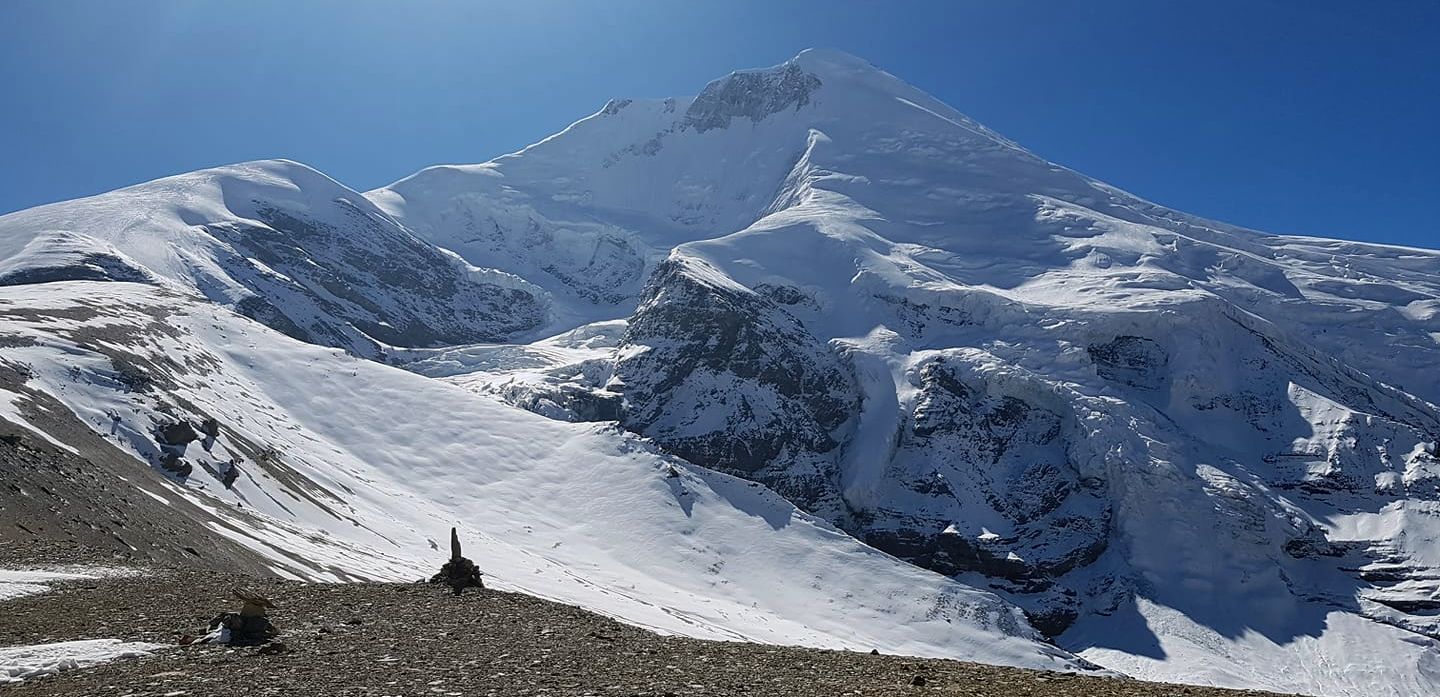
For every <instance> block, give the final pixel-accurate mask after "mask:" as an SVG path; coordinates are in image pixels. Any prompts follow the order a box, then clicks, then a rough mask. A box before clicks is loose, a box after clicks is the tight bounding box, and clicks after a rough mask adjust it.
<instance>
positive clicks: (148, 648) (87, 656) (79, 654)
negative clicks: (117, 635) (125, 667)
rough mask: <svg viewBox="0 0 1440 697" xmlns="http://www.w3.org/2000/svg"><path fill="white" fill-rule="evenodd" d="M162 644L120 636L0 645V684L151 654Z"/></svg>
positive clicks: (162, 646)
mask: <svg viewBox="0 0 1440 697" xmlns="http://www.w3.org/2000/svg"><path fill="white" fill-rule="evenodd" d="M162 648H165V647H164V645H162V644H148V643H145V642H139V641H130V642H126V641H120V640H119V639H87V640H84V641H63V642H59V643H55V644H35V645H32V646H0V683H17V682H20V681H22V680H28V679H32V678H39V677H44V676H46V675H54V674H56V673H59V672H61V671H64V670H76V669H78V668H90V667H92V666H97V665H100V664H102V663H109V662H111V661H118V660H122V659H127V658H140V657H142V656H148V655H150V653H151V652H153V651H156V650H158V649H162Z"/></svg>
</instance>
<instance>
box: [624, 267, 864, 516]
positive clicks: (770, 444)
mask: <svg viewBox="0 0 1440 697" xmlns="http://www.w3.org/2000/svg"><path fill="white" fill-rule="evenodd" d="M709 271H710V270H709V269H708V268H706V267H704V266H703V265H701V264H700V262H693V261H688V260H676V259H671V260H669V261H667V262H665V263H664V264H662V265H661V266H660V267H659V268H658V269H657V270H656V272H655V275H654V276H653V277H652V279H651V282H650V285H649V287H648V288H647V289H646V291H645V293H644V295H643V296H642V300H641V304H640V308H639V309H638V310H637V311H636V313H635V315H634V317H633V318H632V320H631V323H630V327H629V330H628V331H627V333H626V337H625V340H624V342H623V345H622V346H621V348H620V350H619V355H620V356H621V359H620V360H619V361H618V363H617V364H616V367H615V377H616V378H617V379H618V380H619V382H621V383H623V386H624V388H623V389H624V395H625V396H624V413H623V417H624V418H623V422H624V424H625V425H626V427H627V428H629V429H630V430H633V431H636V432H638V433H641V434H644V435H646V436H649V437H651V438H654V439H655V440H656V441H658V442H659V443H661V444H662V445H663V446H664V447H665V448H666V449H668V450H669V451H671V452H673V453H675V454H677V455H679V456H681V457H684V458H686V459H688V460H690V461H691V462H695V463H697V464H701V465H705V466H707V467H712V468H715V469H719V470H724V471H728V472H734V473H740V474H744V475H756V473H760V472H761V471H762V470H767V468H770V469H771V470H773V469H774V468H784V467H785V465H786V464H788V463H790V462H791V461H792V460H794V459H795V458H797V457H803V456H818V457H819V458H820V459H824V458H825V457H828V456H829V455H830V454H831V453H833V452H834V451H835V450H836V448H837V447H838V446H839V445H840V440H839V439H840V438H843V437H844V435H843V433H842V431H843V429H844V427H845V426H846V424H847V422H848V421H849V420H850V419H851V418H852V415H853V414H855V413H856V412H857V410H858V409H859V403H860V398H859V390H858V387H857V385H856V383H855V378H854V376H853V374H852V373H851V370H850V368H849V366H848V365H846V364H845V363H844V362H843V361H842V360H841V359H840V358H839V357H838V356H836V355H835V354H834V353H832V352H831V351H830V350H829V349H828V347H827V346H826V345H825V344H824V343H822V342H821V341H820V340H818V339H816V338H815V337H814V336H813V335H811V334H810V333H809V332H808V331H806V329H805V328H804V327H803V326H802V325H801V324H800V322H798V321H797V320H796V319H795V318H793V317H791V316H790V315H788V314H786V313H785V312H784V311H783V310H781V309H780V308H779V306H777V305H776V304H775V303H773V302H772V301H770V300H768V299H766V298H764V297H762V296H760V295H757V294H756V293H754V292H752V291H750V290H749V289H746V288H744V287H742V286H739V285H737V284H734V283H733V282H729V281H725V280H721V279H719V277H718V275H716V274H713V273H708V272H709ZM752 478H759V479H761V480H762V481H764V480H768V479H770V477H767V476H764V475H763V474H761V475H760V476H758V477H752ZM782 488H783V487H782Z"/></svg>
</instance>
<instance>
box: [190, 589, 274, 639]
mask: <svg viewBox="0 0 1440 697" xmlns="http://www.w3.org/2000/svg"><path fill="white" fill-rule="evenodd" d="M232 592H233V593H234V594H235V597H237V598H239V599H240V601H241V602H242V603H244V604H243V605H241V606H240V612H222V613H220V614H219V615H217V616H216V617H215V619H213V620H210V633H209V634H207V635H206V636H205V638H204V639H203V640H202V641H203V642H213V643H217V644H229V645H231V646H256V645H259V644H264V643H267V642H269V641H270V640H271V639H273V638H275V636H276V635H278V634H279V633H280V630H278V629H276V628H275V625H273V624H270V618H269V617H268V616H266V611H267V610H273V609H275V604H274V603H272V602H270V601H269V600H267V599H266V598H264V597H262V596H260V595H257V594H255V593H252V592H250V591H246V590H242V589H239V588H236V589H234V590H233V591H232Z"/></svg>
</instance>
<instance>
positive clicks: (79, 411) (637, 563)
mask: <svg viewBox="0 0 1440 697" xmlns="http://www.w3.org/2000/svg"><path fill="white" fill-rule="evenodd" d="M0 327H3V331H4V334H3V337H4V340H5V342H6V343H5V345H6V346H7V349H6V352H5V357H4V359H3V360H4V361H5V363H6V364H7V365H9V364H16V365H23V366H25V373H26V375H28V380H27V381H26V382H25V384H24V388H23V389H24V390H27V391H28V390H36V391H40V392H43V393H45V394H49V395H53V396H55V397H56V398H58V399H59V400H60V401H61V402H62V403H63V404H64V406H66V407H68V408H69V409H70V410H72V411H73V412H74V413H75V414H76V415H77V416H78V417H79V418H80V419H81V420H82V421H83V422H85V423H87V424H90V425H91V426H92V427H93V428H94V429H95V430H96V431H99V432H101V433H105V434H107V437H108V438H109V439H111V440H112V441H114V442H115V443H116V444H118V445H119V446H120V447H122V448H124V449H126V450H129V451H131V452H133V453H135V454H136V455H137V456H139V457H141V458H145V459H149V460H151V461H152V462H155V463H157V464H158V463H160V462H162V461H163V460H164V455H165V453H166V452H167V451H168V452H177V451H178V452H179V454H180V457H181V458H182V459H181V460H180V461H181V462H184V463H187V464H188V465H189V466H190V467H189V472H190V474H189V476H188V477H177V478H176V479H175V480H174V481H173V483H172V484H171V485H170V486H168V487H166V488H165V489H164V490H162V491H155V492H148V493H149V495H150V496H154V497H159V498H161V499H185V500H189V501H192V502H194V503H195V504H197V505H200V506H202V507H205V508H207V509H210V510H211V511H212V512H213V514H214V521H213V523H212V527H213V528H214V530H215V531H216V532H218V533H220V534H222V535H224V536H226V537H230V538H233V539H236V540H239V541H240V542H242V543H243V544H245V545H247V546H250V547H252V548H254V549H256V550H257V551H259V552H261V553H262V554H264V555H265V556H267V557H270V558H271V559H272V561H273V564H274V570H275V571H277V572H278V573H282V574H286V575H300V576H305V577H312V578H330V579H337V580H343V579H356V578H380V579H398V580H409V579H413V578H419V577H423V576H426V575H428V573H430V572H432V571H433V568H435V567H436V566H437V565H438V563H439V562H440V561H443V558H444V557H445V555H446V554H448V547H447V548H446V549H445V550H440V549H439V547H437V544H436V542H435V541H436V540H441V541H443V540H444V535H445V532H446V530H447V529H448V528H449V526H451V525H458V526H459V527H460V529H461V530H462V531H463V532H464V534H465V535H464V536H465V545H466V547H465V549H466V552H467V554H468V555H469V556H471V557H473V558H475V559H477V560H479V561H480V562H481V564H482V566H483V568H484V570H485V571H486V573H487V574H488V576H489V580H490V582H491V583H492V584H494V585H498V586H499V587H502V588H511V589H520V590H524V591H527V592H530V593H534V594H537V595H540V596H543V597H547V598H553V599H558V600H562V601H566V602H570V603H575V604H579V605H582V606H585V607H588V608H591V609H595V610H598V611H601V612H605V613H607V614H610V615H613V616H616V617H619V618H622V619H625V620H627V621H630V622H633V623H636V624H640V625H644V626H648V627H653V628H656V629H659V630H663V631H669V632H679V633H684V634H688V635H693V636H701V637H711V638H719V639H749V640H755V641H766V642H775V643H789V644H802V645H813V646H824V647H837V648H841V647H843V648H851V649H862V650H869V649H870V648H880V649H881V650H882V651H887V652H904V653H911V654H918V655H928V656H967V657H974V658H976V659H978V660H986V661H991V662H996V663H1003V664H1013V665H1021V666H1035V667H1048V668H1056V669H1063V668H1067V667H1078V666H1081V665H1083V664H1082V663H1081V662H1078V661H1076V660H1075V659H1074V658H1073V657H1071V656H1069V655H1068V654H1066V653H1065V652H1063V651H1061V650H1059V649H1055V648H1053V647H1051V646H1048V645H1046V644H1044V643H1042V642H1040V641H1039V640H1038V635H1037V634H1036V633H1035V632H1034V630H1032V629H1031V628H1030V627H1029V626H1028V624H1026V622H1025V620H1024V618H1023V616H1022V615H1021V614H1020V612H1019V611H1018V610H1017V609H1015V608H1014V607H1013V606H1010V605H1007V604H1005V603H1003V602H1002V601H1000V600H999V599H998V598H997V597H995V596H994V595H992V594H990V593H987V592H984V591H979V590H975V589H973V588H970V587H968V586H965V585H963V584H960V583H957V582H955V581H951V580H949V579H946V578H944V577H943V576H940V575H937V574H934V573H930V572H927V571H923V570H920V569H917V568H914V567H912V566H909V565H906V564H904V563H902V562H900V561H899V560H896V559H894V558H893V557H890V556H888V555H885V554H883V553H880V552H877V551H875V550H873V549H870V548H868V547H865V546H864V545H861V544H860V543H858V542H856V541H855V540H854V539H852V538H850V537H849V536H847V535H845V534H844V533H842V532H840V531H838V530H835V529H834V528H832V527H830V526H829V525H827V524H825V523H823V522H821V521H819V520H816V519H814V518H811V517H810V516H808V515H806V514H804V513H801V512H799V511H797V510H796V509H795V508H794V506H792V505H791V504H789V503H788V502H786V501H785V500H784V499H782V498H780V497H778V496H776V495H775V494H773V493H770V492H768V491H766V490H764V489H763V488H761V487H759V486H757V485H755V484H753V483H751V482H746V481H744V480H740V479H735V478H733V477H729V476H725V475H722V474H717V473H714V472H709V471H706V470H704V469H701V468H698V467H695V466H693V465H690V464H688V463H686V462H684V461H681V460H679V459H676V458H673V457H668V456H665V455H663V454H661V453H659V452H656V451H655V449H654V448H653V447H652V446H650V445H648V444H646V443H644V442H643V441H641V440H640V439H638V438H636V437H634V436H631V435H628V434H625V433H623V432H622V431H619V430H618V429H615V428H614V427H611V426H603V425H582V424H569V423H563V422H559V421H554V420H550V419H546V418H544V417H542V416H538V415H535V414H531V413H529V412H527V411H524V410H520V409H515V408H512V407H508V406H504V405H501V404H497V403H496V402H494V401H492V400H490V399H487V398H484V397H481V396H478V395H476V394H474V393H472V392H470V391H468V390H464V389H461V388H458V387H454V386H451V385H447V384H445V383H444V382H440V381H437V380H433V379H430V378H426V377H422V376H419V375H415V374H413V373H409V372H406V371H403V370H400V369H397V368H390V367H386V366H383V365H380V364H377V363H373V362H370V361H365V360H361V359H358V358H354V357H352V356H348V355H346V354H344V353H342V352H340V351H338V350H335V349H328V348H322V347H316V346H309V345H306V344H302V343H300V342H298V341H295V340H294V339H291V338H289V337H286V336H283V335H281V334H279V333H277V332H274V331H272V330H270V329H268V328H266V327H263V326H261V325H259V324H256V323H253V322H251V321H249V320H246V319H244V318H241V317H239V316H237V315H235V314H233V313H232V312H230V311H228V310H226V309H224V308H220V307H217V306H215V305H212V304H208V303H203V302H200V301H198V300H196V299H193V298H186V297H182V296H179V295H177V294H175V293H173V292H170V291H165V290H163V289H156V288H153V287H150V286H146V285H140V284H131V283H93V282H55V283H46V284H32V285H23V286H14V287H9V288H3V289H0ZM124 366H130V368H128V370H130V371H132V372H139V373H141V374H144V375H145V376H147V380H146V382H145V383H144V384H141V385H136V384H135V383H133V382H127V381H126V380H124V379H122V378H121V375H122V373H123V372H124V371H125V370H127V369H126V368H124ZM0 400H3V401H4V402H5V403H6V404H9V405H10V407H9V410H10V414H9V418H13V419H19V420H21V421H22V422H23V421H24V420H25V419H26V418H27V411H28V408H27V404H28V403H29V401H30V400H28V399H27V397H26V396H25V394H24V393H23V392H21V393H3V392H0ZM30 414H31V415H32V416H33V412H30ZM212 419H213V420H214V422H215V423H216V425H217V428H216V429H215V431H216V435H214V436H211V435H208V434H204V437H201V438H199V439H197V440H193V441H190V442H188V443H185V444H180V445H178V446H176V447H168V448H167V447H165V446H163V445H162V444H161V443H160V442H158V441H163V440H165V438H163V437H161V434H160V433H159V431H161V430H162V429H163V428H164V427H165V426H166V425H168V424H172V423H175V422H176V421H177V420H186V421H188V422H190V423H203V422H205V421H207V420H212ZM202 430H203V429H202ZM197 435H201V434H197ZM170 440H172V441H173V440H174V439H170ZM232 468H233V469H234V470H235V472H234V474H235V476H234V477H233V478H230V479H229V483H227V481H226V480H227V477H226V475H227V474H229V473H231V470H232Z"/></svg>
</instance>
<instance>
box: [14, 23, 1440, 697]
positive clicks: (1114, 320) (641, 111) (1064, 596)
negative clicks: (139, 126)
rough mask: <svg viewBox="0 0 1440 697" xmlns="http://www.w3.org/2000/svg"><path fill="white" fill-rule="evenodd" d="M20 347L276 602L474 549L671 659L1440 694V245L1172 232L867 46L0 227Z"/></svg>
mask: <svg viewBox="0 0 1440 697" xmlns="http://www.w3.org/2000/svg"><path fill="white" fill-rule="evenodd" d="M0 346H3V347H4V352H3V355H0V368H4V370H0V378H5V377H6V376H7V375H14V376H18V377H15V378H13V379H11V380H10V382H0V418H4V419H5V420H7V421H10V422H13V423H16V424H18V425H20V426H26V427H28V428H29V429H30V430H32V431H35V432H36V437H37V438H38V439H42V440H48V441H50V442H52V443H56V444H57V445H58V446H59V447H62V448H66V447H70V448H73V446H72V445H71V444H69V443H67V442H66V440H65V439H64V438H63V437H62V435H63V434H62V435H56V434H58V433H60V431H55V432H54V433H51V432H48V431H50V430H55V429H54V428H53V427H52V426H50V424H52V423H53V422H54V416H55V414H56V413H57V412H70V413H73V414H74V416H75V417H77V418H78V419H79V420H80V421H81V422H82V423H84V424H85V425H86V426H88V427H89V428H90V429H91V430H93V431H95V432H96V433H99V434H102V435H104V436H105V437H106V438H107V439H109V441H110V442H111V443H113V444H114V445H115V446H116V447H118V448H120V449H122V450H123V451H125V452H127V453H130V454H132V455H133V456H135V458H136V462H137V465H136V466H137V467H145V466H149V467H154V468H156V469H157V470H158V471H161V472H164V473H166V477H167V478H166V479H165V482H166V483H165V485H164V489H163V490H151V489H146V490H144V493H145V494H146V495H148V496H150V497H153V498H159V499H161V500H171V499H175V500H181V499H183V500H184V501H187V502H192V503H193V504H194V505H197V506H200V507H202V508H203V509H205V510H206V511H208V512H209V513H208V515H210V516H211V519H210V521H209V525H210V526H211V528H212V529H213V530H214V532H215V533H216V534H219V535H223V536H225V537H227V538H231V539H234V540H236V541H238V542H240V543H241V544H244V545H246V546H247V547H249V548H250V549H253V550H255V551H256V552H258V553H259V554H262V555H264V557H265V558H266V559H268V560H269V563H270V564H271V566H272V568H273V570H274V571H275V572H276V573H281V574H284V575H287V576H297V577H303V578H311V579H322V580H341V581H343V580H349V579H359V578H383V579H410V578H416V577H419V576H421V575H424V574H426V573H427V572H428V571H429V570H430V569H431V568H432V567H434V566H436V565H437V564H438V563H439V561H440V560H441V557H442V556H443V552H442V551H441V548H442V547H443V544H441V543H442V542H443V535H444V534H445V532H446V530H447V528H449V527H450V526H451V525H458V526H459V528H460V530H461V532H462V536H463V538H464V540H465V546H466V547H465V548H466V551H467V554H468V555H469V556H471V557H472V558H475V559H476V560H477V561H479V563H480V564H481V566H482V568H484V569H485V571H486V573H487V574H488V575H489V577H490V580H491V581H493V582H494V583H496V584H497V585H499V586H501V587H505V588H512V589H518V590H523V591H525V592H529V593H534V594H536V595H540V596H543V597H547V598H552V599H556V600H562V601H565V602H570V603H575V604H579V605H582V606H584V607H586V608H589V609H592V610H596V611H599V612H602V613H606V614H609V615H611V616H614V617H617V618H621V619H624V620H625V621H628V622H632V623H635V624H638V625H642V626H646V627H651V628H655V629H657V630H660V631H666V632H676V633H683V634H686V635H691V636H698V637H707V638H721V639H747V640H755V641H767V642H776V643H795V644H803V645H812V646H826V647H838V648H854V649H861V650H868V649H870V648H879V649H880V650H882V651H885V652H889V653H910V654H917V655H926V656H948V657H957V658H966V659H971V660H980V661H989V662H995V663H1004V664H1010V665H1019V666H1028V667H1051V668H1060V669H1078V668H1083V667H1084V666H1085V665H1087V664H1086V661H1087V660H1088V661H1090V662H1093V663H1095V664H1099V665H1101V666H1104V667H1106V668H1109V669H1112V670H1115V671H1118V672H1121V673H1125V674H1128V675H1133V676H1136V677H1144V678H1152V679H1157V680H1166V681H1178V682H1191V683H1200V684H1211V685H1220V686H1231V687H1249V688H1264V689H1271V690H1277V691H1283V692H1299V693H1306V694H1316V695H1354V696H1360V695H1364V696H1366V697H1369V696H1371V695H1378V696H1391V697H1418V696H1421V695H1431V694H1436V693H1440V670H1437V657H1440V641H1437V639H1440V614H1437V611H1440V580H1437V579H1440V551H1437V550H1440V546H1437V541H1440V524H1437V522H1436V521H1437V520H1440V517H1437V514H1440V407H1437V406H1436V404H1437V402H1440V373H1437V372H1436V371H1435V370H1434V366H1435V365H1437V363H1440V251H1434V250H1424V249H1413V248H1402V247H1391V246H1384V245H1374V244H1362V243H1355V242H1344V241H1338V240H1325V239H1318V238H1305V237H1289V236H1274V235H1267V234H1264V233H1261V232H1257V231H1252V230H1247V229H1243V228H1238V227H1235V226H1231V225H1227V224H1224V223H1219V222H1215V221H1210V220H1205V219H1202V218H1197V217H1195V216H1191V215H1187V214H1184V213H1181V212H1178V211H1173V210H1170V209H1167V208H1164V207H1162V206H1159V205H1157V204H1154V203H1151V202H1148V201H1144V200H1142V199H1140V198H1138V197H1136V196H1133V195H1131V194H1129V193H1126V192H1124V191H1120V190H1118V189H1115V188H1114V187H1111V186H1108V185H1106V184H1104V183H1101V182H1097V181H1095V180H1093V179H1090V178H1088V177H1085V176H1083V175H1081V174H1079V173H1076V172H1074V171H1071V170H1069V169H1066V168H1064V167H1061V166H1059V165H1056V164H1053V163H1050V162H1048V161H1046V160H1044V159H1042V158H1040V157H1038V156H1036V155H1035V154H1033V153H1030V152H1028V151H1026V150H1024V149H1023V148H1021V147H1020V146H1019V145H1018V144H1016V143H1014V142H1011V141H1009V140H1007V139H1005V138H1003V137H1002V136H1000V135H998V134H996V133H994V132H992V131H990V130H988V129H987V128H985V127H984V126H982V125H980V124H978V123H976V122H974V121H973V120H971V119H969V118H968V117H966V116H964V115H963V114H960V113H959V112H957V111H955V110H954V109H952V108H951V107H949V106H947V105H945V104H943V103H940V102H939V101H937V100H935V99H934V98H932V97H930V96H928V95H926V94H924V93H923V92H922V91H920V90H918V89H915V88H914V87H912V86H910V85H907V84H905V83H904V82H903V81H901V80H900V79H898V78H896V77H895V76H892V75H890V74H888V73H885V72H883V71H881V70H879V69H877V68H875V67H873V66H871V65H869V64H868V63H865V62H864V61H863V60H860V59H858V58H855V57H853V56H849V55H846V54H843V53H839V52H835V51H824V50H811V51H806V52H803V53H801V54H800V55H799V56H797V57H796V58H794V59H792V60H791V61H787V62H786V63H784V64H781V65H779V66H774V67H771V68H765V69H758V70H747V71H741V72H737V73H734V74H731V75H729V76H726V77H724V78H721V79H719V80H716V81H714V82H712V83H710V84H709V85H707V86H705V87H704V89H702V90H701V91H700V92H699V93H698V94H697V95H695V96H694V97H683V98H672V99H656V100H629V99H617V100H613V101H611V102H610V103H609V104H607V105H605V106H604V107H603V108H602V109H601V110H600V111H598V112H597V113H595V114H593V115H591V116H589V117H586V118H584V119H582V120H580V121H578V122H576V123H574V124H572V125H571V126H570V127H568V128H567V129H565V130H564V131H562V132H561V133H558V134H556V135H554V136H552V137H550V138H547V139H545V140H543V141H541V142H539V143H536V144H535V145H532V146H530V147H528V148H525V149H524V150H522V151H520V152H517V153H513V154H510V155H505V156H503V157H499V158H497V159H495V160H493V161H491V162H487V163H483V164H475V165H445V166H439V167H433V168H429V169H425V170H422V171H420V172H418V173H415V174H414V175H412V176H409V177H406V178H404V179H402V180H400V181H397V182H395V183H394V184H392V185H390V186H388V187H384V188H382V189H378V190H375V191H370V192H366V193H364V194H359V193H357V192H354V191H353V190H350V189H348V188H345V187H344V186H342V185H340V184H338V183H336V182H334V181H333V180H330V179H328V178H326V177H324V175H321V174H319V173H318V172H315V171H314V170H311V169H309V168H306V167H304V166H303V165H299V164H297V163H293V162H286V161H275V162H260V163H246V164H241V165H235V166H231V167H226V168H218V169H214V170H205V171H202V172H196V173H191V174H186V175H180V176H177V177H171V178H167V179H163V180H158V181H156V182H152V183H149V184H144V185H140V186H138V187H131V188H128V189H123V190H120V191H117V192H112V193H110V194H105V195H103V196H99V197H93V198H90V199H83V200H80V201H73V202H66V203H60V204H54V205H51V206H43V207H40V208H37V209H33V210H30V211H22V212H19V213H14V214H11V215H7V216H3V217H0ZM179 420H184V421H186V422H189V423H191V424H195V425H197V426H198V425H200V424H202V423H211V425H212V426H213V429H214V433H213V434H205V435H204V437H203V438H202V437H200V435H201V434H192V435H194V437H195V439H194V440H190V441H188V442H187V443H186V444H183V445H181V444H166V443H164V442H162V441H163V440H164V438H165V436H164V435H163V432H164V431H165V427H167V426H169V425H174V424H175V423H176V422H177V421H179ZM182 430H183V429H182ZM182 440H183V439H182ZM1057 647H1058V648H1057Z"/></svg>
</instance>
